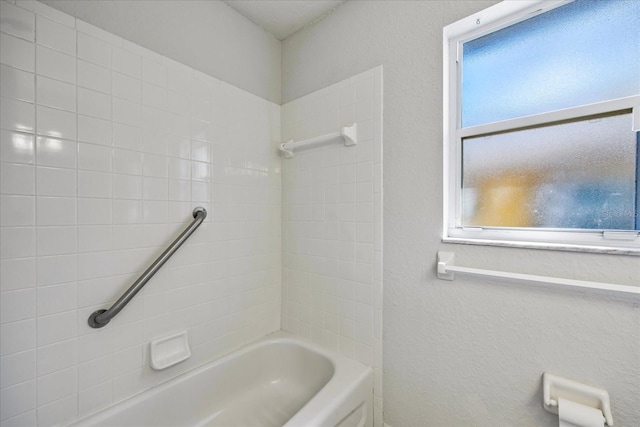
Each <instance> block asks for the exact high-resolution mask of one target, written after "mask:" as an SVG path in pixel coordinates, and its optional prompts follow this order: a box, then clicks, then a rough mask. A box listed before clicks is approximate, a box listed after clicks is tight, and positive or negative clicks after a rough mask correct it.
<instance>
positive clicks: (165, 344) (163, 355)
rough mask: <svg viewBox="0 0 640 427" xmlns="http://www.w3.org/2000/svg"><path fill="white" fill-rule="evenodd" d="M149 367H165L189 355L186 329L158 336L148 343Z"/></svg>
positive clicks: (160, 368) (158, 369) (159, 368)
mask: <svg viewBox="0 0 640 427" xmlns="http://www.w3.org/2000/svg"><path fill="white" fill-rule="evenodd" d="M149 357H150V359H151V360H150V362H151V367H152V368H153V369H155V370H156V371H160V370H162V369H167V368H168V367H170V366H173V365H175V364H177V363H180V362H182V361H184V360H187V359H188V358H189V357H191V349H189V337H188V335H187V331H182V332H178V333H177V334H173V335H169V336H167V337H163V338H158V339H156V340H153V341H151V343H150V344H149Z"/></svg>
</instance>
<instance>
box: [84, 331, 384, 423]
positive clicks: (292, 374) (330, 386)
mask: <svg viewBox="0 0 640 427" xmlns="http://www.w3.org/2000/svg"><path fill="white" fill-rule="evenodd" d="M372 377H373V374H372V371H371V368H369V367H367V366H364V365H362V364H360V363H357V362H354V361H352V360H350V359H347V358H345V357H343V356H341V355H337V354H334V353H332V352H329V351H326V350H324V349H321V348H319V347H317V346H315V345H313V344H310V343H308V342H305V341H302V340H299V339H297V338H293V337H291V336H290V335H288V334H284V333H282V332H278V333H275V334H272V335H269V336H267V337H265V338H263V339H261V340H260V341H257V342H255V343H253V344H250V345H248V346H246V347H243V348H241V349H240V350H237V351H235V352H233V353H231V354H229V355H227V356H225V357H223V358H221V359H218V360H215V361H213V362H211V363H209V364H207V365H204V366H201V367H199V368H197V369H195V370H193V371H190V372H187V373H185V374H183V375H181V376H179V377H176V378H174V379H172V380H170V381H168V382H166V383H164V384H162V385H159V386H158V387H155V388H153V389H151V390H148V391H145V392H143V393H141V394H139V395H137V396H134V397H132V398H130V399H127V400H125V401H123V402H121V403H119V404H117V405H115V406H113V407H110V408H108V409H106V410H104V411H102V412H99V413H97V414H95V415H93V416H91V417H88V418H85V419H82V420H80V421H78V422H76V423H75V424H73V426H76V427H88V426H113V427H115V426H117V427H125V426H131V427H133V426H135V427H139V426H154V427H155V426H220V427H272V426H273V427H275V426H286V427H293V426H296V427H313V426H340V427H347V426H354V427H355V426H359V427H362V426H366V427H371V426H372V425H373V408H372V404H373V402H372V399H373V378H372Z"/></svg>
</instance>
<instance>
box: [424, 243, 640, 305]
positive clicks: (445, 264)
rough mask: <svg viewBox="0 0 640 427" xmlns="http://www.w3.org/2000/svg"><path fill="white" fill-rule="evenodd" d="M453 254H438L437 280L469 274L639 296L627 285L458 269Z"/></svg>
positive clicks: (639, 288)
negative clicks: (459, 274)
mask: <svg viewBox="0 0 640 427" xmlns="http://www.w3.org/2000/svg"><path fill="white" fill-rule="evenodd" d="M454 256H455V254H454V253H453V252H438V266H437V274H438V278H439V279H443V280H453V279H454V278H455V274H454V273H463V274H471V275H474V276H485V277H496V278H502V279H513V280H519V281H523V282H535V283H548V284H553V285H561V286H573V287H578V288H591V289H601V290H605V291H613V292H625V293H629V294H636V295H640V287H637V286H627V285H614V284H612V283H601V282H587V281H584V280H573V279H562V278H559V277H548V276H535V275H532V274H521V273H510V272H507V271H495V270H483V269H480V268H470V267H459V266H456V265H454V264H453V260H454Z"/></svg>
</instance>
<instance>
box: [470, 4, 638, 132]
mask: <svg viewBox="0 0 640 427" xmlns="http://www.w3.org/2000/svg"><path fill="white" fill-rule="evenodd" d="M637 94H640V0H606V1H605V0H576V1H575V2H573V3H569V4H567V5H564V6H560V7H558V8H556V9H553V10H551V11H549V12H546V13H543V14H540V15H538V16H535V17H533V18H530V19H527V20H525V21H522V22H519V23H517V24H515V25H512V26H510V27H507V28H504V29H502V30H499V31H496V32H494V33H491V34H488V35H486V36H483V37H480V38H477V39H475V40H471V41H468V42H466V43H463V61H462V126H463V127H469V126H475V125H480V124H484V123H491V122H496V121H501V120H507V119H512V118H516V117H522V116H527V115H531V114H538V113H543V112H547V111H554V110H558V109H562V108H569V107H574V106H577V105H583V104H589V103H593V102H599V101H604V100H608V99H615V98H621V97H625V96H631V95H637Z"/></svg>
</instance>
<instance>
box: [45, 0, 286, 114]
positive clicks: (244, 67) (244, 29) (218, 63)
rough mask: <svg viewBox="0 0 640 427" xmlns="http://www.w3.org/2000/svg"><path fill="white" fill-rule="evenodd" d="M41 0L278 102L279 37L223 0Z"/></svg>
mask: <svg viewBox="0 0 640 427" xmlns="http://www.w3.org/2000/svg"><path fill="white" fill-rule="evenodd" d="M43 3H46V4H48V5H49V6H52V7H55V8H56V9H59V10H61V11H63V12H66V13H68V14H70V15H73V16H75V17H76V18H79V19H82V20H83V21H85V22H88V23H90V24H93V25H95V26H97V27H100V28H102V29H104V30H107V31H109V32H111V33H114V34H116V35H118V36H120V37H123V38H125V39H127V40H130V41H132V42H134V43H137V44H139V45H141V46H144V47H146V48H147V49H151V50H153V51H154V52H158V53H160V54H162V55H164V56H167V57H169V58H171V59H174V60H176V61H178V62H181V63H183V64H185V65H188V66H190V67H192V68H194V69H196V70H198V71H202V72H204V73H206V74H209V75H211V76H214V77H216V78H219V79H221V80H223V81H225V82H227V83H230V84H232V85H234V86H237V87H239V88H241V89H244V90H246V91H248V92H251V93H253V94H254V95H258V96H260V97H262V98H265V99H267V100H269V101H271V102H275V103H277V104H280V77H281V73H280V48H281V43H280V41H279V40H277V39H276V38H275V37H274V36H272V35H271V34H269V33H267V32H266V31H264V30H263V29H262V28H260V27H258V26H257V25H255V24H253V23H252V22H250V21H249V20H248V19H246V18H245V17H244V16H242V15H240V14H239V13H238V12H236V11H235V10H233V9H232V8H230V7H229V6H227V5H226V4H225V3H224V2H222V1H202V0H189V1H180V0H151V1H149V0H145V1H136V0H101V1H95V0H82V1H77V0H43Z"/></svg>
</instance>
